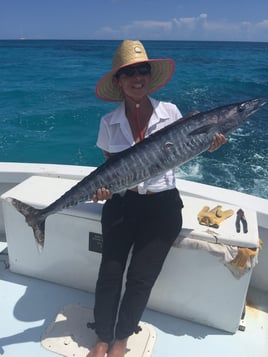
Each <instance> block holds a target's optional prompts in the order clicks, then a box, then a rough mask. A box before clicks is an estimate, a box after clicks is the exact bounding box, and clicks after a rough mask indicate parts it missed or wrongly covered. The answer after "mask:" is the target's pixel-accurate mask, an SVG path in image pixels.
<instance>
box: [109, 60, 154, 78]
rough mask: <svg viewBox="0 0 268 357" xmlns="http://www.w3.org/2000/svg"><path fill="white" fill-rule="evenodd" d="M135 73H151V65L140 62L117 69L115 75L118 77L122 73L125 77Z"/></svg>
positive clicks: (145, 74)
mask: <svg viewBox="0 0 268 357" xmlns="http://www.w3.org/2000/svg"><path fill="white" fill-rule="evenodd" d="M136 73H138V74H139V75H141V76H147V75H148V74H150V73H151V66H150V64H149V63H142V64H139V65H137V66H128V67H124V68H121V69H119V71H117V72H116V74H115V77H116V78H119V77H120V76H121V75H122V74H124V75H125V76H127V77H133V76H134V75H135V74H136Z"/></svg>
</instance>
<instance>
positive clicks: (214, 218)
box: [197, 206, 234, 228]
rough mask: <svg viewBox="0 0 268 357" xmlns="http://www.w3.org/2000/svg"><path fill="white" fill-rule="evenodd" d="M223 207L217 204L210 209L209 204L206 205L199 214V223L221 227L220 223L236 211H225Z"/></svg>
mask: <svg viewBox="0 0 268 357" xmlns="http://www.w3.org/2000/svg"><path fill="white" fill-rule="evenodd" d="M221 208H222V206H216V207H214V208H213V209H211V210H209V207H208V206H204V207H203V208H202V210H201V211H200V212H199V213H198V215H197V219H198V222H199V224H202V225H203V226H209V227H213V228H219V226H220V223H221V222H222V221H224V220H225V219H227V218H229V217H231V216H232V214H233V213H234V211H233V210H232V209H228V210H226V211H223V210H222V209H221Z"/></svg>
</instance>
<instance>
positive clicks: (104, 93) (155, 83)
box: [95, 58, 175, 102]
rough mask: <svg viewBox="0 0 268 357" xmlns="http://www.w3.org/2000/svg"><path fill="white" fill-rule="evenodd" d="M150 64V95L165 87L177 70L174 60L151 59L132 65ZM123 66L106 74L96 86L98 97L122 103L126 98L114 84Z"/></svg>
mask: <svg viewBox="0 0 268 357" xmlns="http://www.w3.org/2000/svg"><path fill="white" fill-rule="evenodd" d="M141 62H148V63H150V65H151V79H150V83H149V87H148V94H150V93H153V92H155V91H157V90H158V89H160V88H161V87H163V86H164V85H165V84H166V83H167V82H168V81H169V80H170V79H171V77H172V75H173V73H174V69H175V62H174V61H173V60H172V59H169V58H167V59H150V60H147V61H138V62H134V63H132V64H131V65H134V64H137V63H141ZM123 67H126V66H121V67H118V68H115V69H113V70H112V71H110V72H108V73H106V74H105V75H104V76H103V77H102V78H101V79H100V80H99V82H98V83H97V85H96V90H95V92H96V96H97V97H98V98H100V99H102V100H106V101H108V102H122V101H123V100H124V97H123V95H122V92H121V91H120V90H119V89H118V87H117V86H116V85H115V84H114V83H113V76H114V75H115V73H116V72H117V71H118V70H119V69H120V68H123Z"/></svg>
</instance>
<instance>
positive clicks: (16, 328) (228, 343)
mask: <svg viewBox="0 0 268 357" xmlns="http://www.w3.org/2000/svg"><path fill="white" fill-rule="evenodd" d="M2 247H3V245H2ZM7 262H8V257H7V252H6V250H4V251H3V252H1V255H0V276H1V280H0V291H1V305H0V316H1V324H0V353H1V355H4V356H6V357H22V356H27V357H37V356H38V357H53V356H56V355H57V354H55V353H53V352H50V351H48V350H46V349H44V348H43V347H42V346H41V344H40V336H41V335H42V334H43V333H44V331H45V330H46V329H47V327H48V326H49V325H50V324H51V322H52V321H53V320H54V319H55V316H56V315H57V314H58V313H59V312H60V311H61V310H62V308H63V307H64V306H65V305H68V304H81V305H86V306H89V307H93V305H94V295H93V294H89V293H86V292H83V291H81V290H77V289H72V288H67V287H63V286H60V285H56V284H53V283H48V282H45V281H42V280H38V279H33V278H29V277H25V276H22V275H17V274H14V273H11V272H10V271H9V270H8V269H7ZM248 301H249V302H250V305H251V307H249V306H248V307H247V311H246V318H245V326H246V329H245V331H238V332H237V333H236V334H230V333H226V332H223V331H220V330H216V329H213V328H209V327H206V326H203V325H198V324H195V323H192V322H189V321H185V320H181V319H177V318H173V317H170V316H168V315H164V314H161V313H158V312H155V311H152V310H148V309H147V310H146V311H145V312H144V314H143V318H142V321H144V322H147V323H149V324H151V325H153V327H154V329H155V331H156V335H157V337H156V343H155V346H154V349H153V353H152V356H153V357H173V356H174V357H176V356H182V357H188V356H189V357H192V356H195V355H197V354H198V356H200V357H203V356H204V357H212V356H213V357H214V356H217V357H221V356H224V357H226V356H228V357H237V356H243V357H249V356H252V357H256V356H258V357H262V356H263V357H264V356H267V352H268V301H267V299H266V297H265V295H264V294H261V293H260V292H259V291H257V290H255V289H251V290H250V292H249V296H248ZM208 303H209V302H208ZM256 305H258V310H257V309H256V307H257V306H256ZM254 306H255V307H254ZM220 308H221V307H220V306H219V309H220ZM126 356H127V354H126Z"/></svg>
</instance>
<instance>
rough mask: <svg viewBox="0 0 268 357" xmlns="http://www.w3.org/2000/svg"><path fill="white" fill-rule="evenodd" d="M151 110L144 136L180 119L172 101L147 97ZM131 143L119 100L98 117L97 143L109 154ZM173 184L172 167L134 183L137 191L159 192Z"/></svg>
mask: <svg viewBox="0 0 268 357" xmlns="http://www.w3.org/2000/svg"><path fill="white" fill-rule="evenodd" d="M149 99H150V101H151V103H152V106H153V113H152V116H151V118H150V120H149V123H148V127H147V130H146V133H145V137H148V136H149V135H151V134H152V133H154V132H156V131H158V130H160V129H162V128H164V127H165V126H167V125H169V124H171V123H173V122H174V121H176V120H178V119H180V118H182V115H181V112H180V111H179V109H178V108H177V106H176V105H175V104H172V103H168V102H160V101H158V100H155V99H153V98H151V97H149ZM133 145H135V141H134V138H133V135H132V132H131V128H130V126H129V123H128V120H127V118H126V114H125V103H124V102H122V104H121V105H119V106H118V107H117V108H116V109H115V110H114V111H112V112H110V113H108V114H106V115H105V116H103V117H102V119H101V122H100V129H99V135H98V140H97V146H98V147H99V148H101V149H102V150H104V151H107V152H108V153H110V154H114V153H118V152H120V151H123V150H126V149H127V148H129V147H130V146H133ZM174 187H175V175H174V170H168V171H167V172H166V173H165V174H161V175H159V176H156V177H153V178H151V179H148V180H146V181H145V182H142V183H140V184H139V185H138V192H139V193H140V194H145V193H146V192H147V191H151V192H160V191H164V190H169V189H171V188H174Z"/></svg>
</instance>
